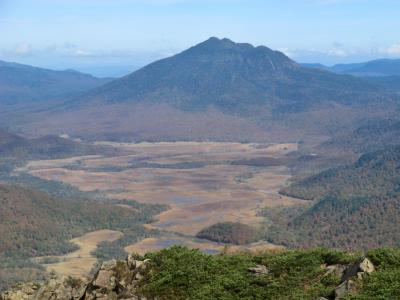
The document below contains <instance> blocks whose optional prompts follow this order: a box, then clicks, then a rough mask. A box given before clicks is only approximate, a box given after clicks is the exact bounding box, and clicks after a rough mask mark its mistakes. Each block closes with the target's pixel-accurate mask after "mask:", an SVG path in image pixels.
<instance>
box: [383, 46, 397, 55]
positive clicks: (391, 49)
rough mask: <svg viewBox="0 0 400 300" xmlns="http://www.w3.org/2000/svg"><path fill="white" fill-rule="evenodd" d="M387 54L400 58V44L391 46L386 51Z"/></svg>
mask: <svg viewBox="0 0 400 300" xmlns="http://www.w3.org/2000/svg"><path fill="white" fill-rule="evenodd" d="M386 52H387V54H389V55H394V56H399V55H400V44H394V45H392V46H390V47H389V48H388V49H387V50H386Z"/></svg>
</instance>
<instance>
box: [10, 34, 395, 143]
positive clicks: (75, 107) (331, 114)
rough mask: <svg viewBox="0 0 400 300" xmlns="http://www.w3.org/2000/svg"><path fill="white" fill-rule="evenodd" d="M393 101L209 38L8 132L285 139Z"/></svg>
mask: <svg viewBox="0 0 400 300" xmlns="http://www.w3.org/2000/svg"><path fill="white" fill-rule="evenodd" d="M397 100H398V99H397V98H396V96H394V95H393V94H391V93H389V92H387V91H386V90H385V89H384V88H382V87H380V86H378V85H376V84H374V83H369V82H366V81H365V80H362V79H358V78H355V77H353V76H348V75H340V74H334V73H331V72H326V71H323V70H318V69H313V68H307V67H304V66H302V65H299V64H298V63H296V62H294V61H293V60H291V59H289V58H288V57H287V56H285V55H284V54H283V53H281V52H279V51H273V50H271V49H269V48H267V47H264V46H260V47H254V46H252V45H250V44H238V43H234V42H232V41H231V40H228V39H218V38H210V39H208V40H207V41H205V42H202V43H200V44H198V45H196V46H194V47H192V48H190V49H188V50H186V51H183V52H182V53H179V54H177V55H175V56H173V57H169V58H166V59H162V60H159V61H156V62H154V63H152V64H150V65H148V66H146V67H144V68H142V69H140V70H138V71H136V72H134V73H132V74H130V75H128V76H125V77H123V78H120V79H116V80H113V81H111V82H109V83H106V84H104V85H102V86H100V87H98V88H94V89H92V90H90V91H88V92H86V93H84V94H83V95H81V96H77V97H74V99H73V100H68V101H65V103H64V104H63V105H62V106H59V107H55V108H53V109H52V110H51V111H48V110H42V111H40V112H39V113H36V114H35V113H33V114H31V116H32V118H34V119H35V118H36V119H35V120H34V121H33V122H32V121H29V124H21V123H23V121H22V122H21V121H18V122H19V123H16V124H12V125H13V126H15V127H18V128H19V130H21V131H23V132H25V133H27V134H29V135H43V134H59V133H64V132H66V133H69V134H71V135H77V136H81V137H84V138H91V139H104V138H106V139H115V140H136V141H137V140H151V141H154V140H205V139H212V140H225V141H226V140H234V141H238V140H239V141H257V140H258V141H260V140H263V141H266V140H271V141H279V140H285V141H288V140H302V139H309V138H314V137H316V136H326V135H327V134H328V135H329V134H330V133H331V132H335V133H336V132H338V131H340V130H343V129H347V128H348V127H351V126H353V125H354V124H355V123H358V122H359V120H360V119H361V118H365V117H368V116H381V115H385V116H386V115H387V114H388V112H389V114H391V113H393V111H394V109H393V107H396V106H397ZM372 107H373V109H371V108H372Z"/></svg>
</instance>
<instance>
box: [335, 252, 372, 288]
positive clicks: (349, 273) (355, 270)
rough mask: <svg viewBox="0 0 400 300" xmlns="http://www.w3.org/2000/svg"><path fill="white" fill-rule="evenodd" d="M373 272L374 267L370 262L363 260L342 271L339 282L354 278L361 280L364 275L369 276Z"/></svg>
mask: <svg viewBox="0 0 400 300" xmlns="http://www.w3.org/2000/svg"><path fill="white" fill-rule="evenodd" d="M374 271H375V267H374V265H373V264H372V262H371V261H370V260H369V259H368V258H364V259H362V260H361V261H358V262H356V263H353V264H351V265H349V266H348V267H347V268H346V270H345V271H344V273H343V275H342V279H341V281H342V282H344V281H346V280H348V279H349V278H351V277H355V276H357V277H358V278H362V277H363V276H364V274H371V273H372V272H374ZM359 273H361V274H359Z"/></svg>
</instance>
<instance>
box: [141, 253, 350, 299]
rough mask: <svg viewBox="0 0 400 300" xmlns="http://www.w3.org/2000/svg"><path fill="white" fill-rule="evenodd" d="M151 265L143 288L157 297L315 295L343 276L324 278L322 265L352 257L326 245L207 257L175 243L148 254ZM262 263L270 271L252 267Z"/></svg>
mask: <svg viewBox="0 0 400 300" xmlns="http://www.w3.org/2000/svg"><path fill="white" fill-rule="evenodd" d="M145 257H146V258H149V259H151V268H150V270H149V271H148V273H147V274H146V276H145V278H144V279H143V281H142V286H141V290H142V292H143V293H144V294H145V295H147V296H149V297H157V298H158V299H196V300H202V299H204V300H206V299H316V298H318V297H320V296H328V295H331V294H332V292H333V290H334V287H335V286H337V285H338V284H339V278H336V277H332V276H324V273H325V270H323V269H322V268H321V265H322V264H324V263H347V262H349V261H352V260H354V259H355V258H354V256H352V255H348V254H345V253H342V252H337V251H330V250H326V249H316V250H313V251H300V250H297V251H284V252H278V253H272V252H266V253H260V254H257V255H252V254H249V253H239V254H234V255H207V254H204V253H202V252H200V251H199V250H189V249H187V248H184V247H178V246H175V247H172V248H170V249H165V250H161V251H159V252H157V253H151V254H147V255H146V256H145ZM256 264H264V265H266V266H267V268H268V269H269V273H268V274H265V275H261V276H256V275H254V274H252V273H250V272H249V271H248V268H250V267H254V266H255V265H256Z"/></svg>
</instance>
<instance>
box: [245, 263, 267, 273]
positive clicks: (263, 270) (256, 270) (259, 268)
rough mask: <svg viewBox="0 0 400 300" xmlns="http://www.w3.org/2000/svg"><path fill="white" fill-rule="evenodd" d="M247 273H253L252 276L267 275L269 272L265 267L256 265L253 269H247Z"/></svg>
mask: <svg viewBox="0 0 400 300" xmlns="http://www.w3.org/2000/svg"><path fill="white" fill-rule="evenodd" d="M247 270H248V271H249V272H251V273H253V274H254V275H258V276H260V275H265V274H268V273H269V270H268V269H267V267H266V266H264V265H256V266H255V267H253V268H248V269H247Z"/></svg>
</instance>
